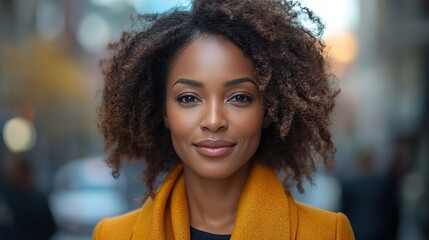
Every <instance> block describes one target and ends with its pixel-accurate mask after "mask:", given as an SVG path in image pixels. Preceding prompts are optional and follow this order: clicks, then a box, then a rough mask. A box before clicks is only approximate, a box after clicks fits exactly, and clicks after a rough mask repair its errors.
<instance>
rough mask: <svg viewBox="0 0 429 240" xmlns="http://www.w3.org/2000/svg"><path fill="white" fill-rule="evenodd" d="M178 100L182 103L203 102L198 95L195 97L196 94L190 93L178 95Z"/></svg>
mask: <svg viewBox="0 0 429 240" xmlns="http://www.w3.org/2000/svg"><path fill="white" fill-rule="evenodd" d="M176 100H177V101H178V102H179V103H181V104H192V103H198V102H201V100H199V99H198V98H197V97H195V96H194V95H190V94H187V95H182V96H180V97H178V98H177V99H176Z"/></svg>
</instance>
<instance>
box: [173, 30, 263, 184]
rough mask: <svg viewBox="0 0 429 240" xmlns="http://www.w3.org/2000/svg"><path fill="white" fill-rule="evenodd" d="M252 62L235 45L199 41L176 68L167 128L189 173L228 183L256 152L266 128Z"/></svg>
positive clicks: (212, 39) (219, 40)
mask: <svg viewBox="0 0 429 240" xmlns="http://www.w3.org/2000/svg"><path fill="white" fill-rule="evenodd" d="M253 73H254V66H253V63H252V60H251V59H249V58H246V57H245V56H244V53H243V51H241V49H239V48H238V47H237V46H235V45H234V44H233V43H232V42H231V41H229V40H226V39H224V38H221V37H215V36H209V37H199V38H197V39H196V40H194V41H193V42H192V43H191V44H189V45H188V46H187V47H186V48H185V49H184V50H183V51H182V52H181V53H180V54H179V55H178V57H177V59H176V61H175V62H174V63H173V65H172V66H171V69H170V72H169V74H168V78H167V85H166V116H165V125H166V127H167V128H169V129H170V132H171V140H172V143H173V147H174V150H175V151H176V153H177V155H178V156H179V158H180V159H181V160H182V161H183V163H184V167H185V168H186V170H189V171H193V172H194V173H196V174H198V175H199V176H201V177H204V178H210V179H222V178H226V177H229V176H231V175H233V174H234V173H236V172H237V171H238V170H239V169H241V168H242V167H243V166H244V165H245V163H247V162H248V161H249V160H250V159H251V157H252V156H253V155H254V153H255V152H256V150H257V148H258V146H259V142H260V138H261V129H262V122H263V112H262V111H261V104H260V99H259V92H258V88H257V86H256V85H255V82H254V75H253Z"/></svg>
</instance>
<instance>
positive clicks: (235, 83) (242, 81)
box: [173, 77, 255, 88]
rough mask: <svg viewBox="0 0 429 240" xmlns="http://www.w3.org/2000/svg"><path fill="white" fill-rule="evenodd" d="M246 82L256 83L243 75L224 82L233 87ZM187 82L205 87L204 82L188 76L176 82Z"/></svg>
mask: <svg viewBox="0 0 429 240" xmlns="http://www.w3.org/2000/svg"><path fill="white" fill-rule="evenodd" d="M244 82H250V83H252V84H255V82H253V81H252V79H250V78H248V77H242V78H237V79H232V80H229V81H227V82H225V83H224V86H225V87H231V86H234V85H237V84H240V83H244ZM179 83H180V84H185V85H190V86H193V87H197V88H203V87H204V84H203V83H202V82H199V81H197V80H192V79H186V78H180V79H179V80H177V81H176V82H175V83H174V84H173V86H174V85H176V84H179Z"/></svg>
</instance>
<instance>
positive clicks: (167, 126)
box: [164, 114, 170, 129]
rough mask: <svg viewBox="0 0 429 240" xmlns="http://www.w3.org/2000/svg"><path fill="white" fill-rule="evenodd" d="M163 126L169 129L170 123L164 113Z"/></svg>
mask: <svg viewBox="0 0 429 240" xmlns="http://www.w3.org/2000/svg"><path fill="white" fill-rule="evenodd" d="M164 126H165V128H167V129H170V123H169V121H168V117H167V115H166V114H164Z"/></svg>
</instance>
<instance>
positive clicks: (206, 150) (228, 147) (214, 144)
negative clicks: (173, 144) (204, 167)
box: [194, 139, 236, 157]
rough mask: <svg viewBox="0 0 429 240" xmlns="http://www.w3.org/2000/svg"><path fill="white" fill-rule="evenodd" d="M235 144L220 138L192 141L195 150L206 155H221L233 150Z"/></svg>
mask: <svg viewBox="0 0 429 240" xmlns="http://www.w3.org/2000/svg"><path fill="white" fill-rule="evenodd" d="M235 145H236V144H235V143H234V142H231V141H227V140H221V139H207V140H201V141H197V142H196V143H194V146H195V150H196V151H197V152H198V153H199V154H201V155H203V156H206V157H223V156H226V155H228V154H230V153H231V152H232V151H233V150H234V146H235Z"/></svg>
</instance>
